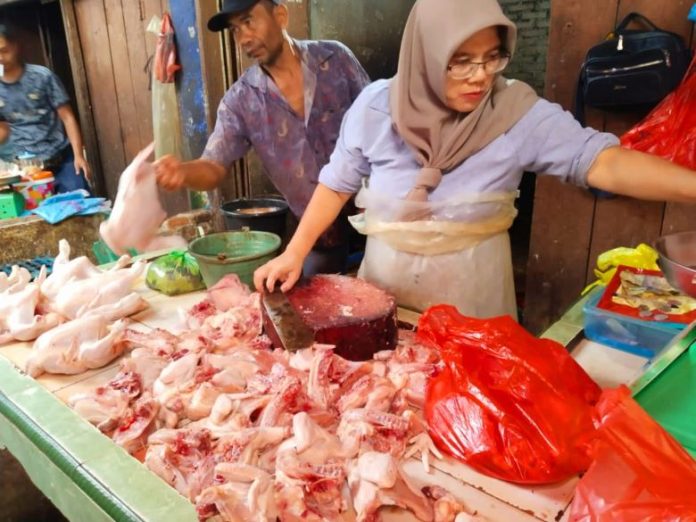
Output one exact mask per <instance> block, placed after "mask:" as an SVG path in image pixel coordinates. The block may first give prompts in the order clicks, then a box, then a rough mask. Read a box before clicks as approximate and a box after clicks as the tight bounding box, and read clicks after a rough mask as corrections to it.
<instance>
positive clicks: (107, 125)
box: [74, 0, 125, 199]
mask: <svg viewBox="0 0 696 522" xmlns="http://www.w3.org/2000/svg"><path fill="white" fill-rule="evenodd" d="M74 6H75V18H76V20H77V27H78V30H79V34H80V42H81V46H82V50H83V53H84V62H85V72H86V74H87V84H88V86H89V92H90V95H91V101H92V109H93V113H94V115H95V128H96V132H97V140H98V146H99V155H100V158H101V164H102V169H103V177H104V182H105V185H106V194H107V196H108V197H110V198H112V199H113V198H114V197H116V190H117V187H118V177H119V175H120V173H121V172H122V170H123V167H124V165H125V154H124V146H123V141H122V139H121V130H120V115H119V112H118V107H117V106H116V104H115V103H114V100H115V99H116V84H115V81H114V72H113V66H112V59H111V52H110V48H109V46H108V45H106V43H107V42H108V40H109V34H108V31H107V28H106V13H105V10H104V3H103V2H102V1H97V0H75V2H74Z"/></svg>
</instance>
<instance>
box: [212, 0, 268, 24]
mask: <svg viewBox="0 0 696 522" xmlns="http://www.w3.org/2000/svg"><path fill="white" fill-rule="evenodd" d="M258 2H259V0H223V2H222V9H221V10H220V12H219V13H218V14H216V15H214V16H212V17H210V20H208V29H210V30H211V31H222V30H223V29H227V21H228V19H229V17H230V15H233V14H237V13H241V12H242V11H246V10H247V9H251V8H252V7H254V5H256V4H257V3H258ZM271 2H273V3H274V4H279V3H280V2H281V0H271Z"/></svg>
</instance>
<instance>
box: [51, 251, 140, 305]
mask: <svg viewBox="0 0 696 522" xmlns="http://www.w3.org/2000/svg"><path fill="white" fill-rule="evenodd" d="M129 260H130V258H128V261H129ZM118 264H121V266H120V268H122V267H123V266H126V264H127V263H126V259H121V260H119V263H118ZM100 273H101V270H99V269H98V268H97V267H96V266H94V264H93V263H92V262H91V261H90V260H89V259H88V258H87V257H86V256H81V257H77V258H75V259H70V243H68V242H67V241H66V240H65V239H61V240H60V241H58V255H57V256H56V259H55V260H54V261H53V270H52V272H51V275H50V276H48V277H47V278H46V281H44V283H43V284H42V285H41V293H42V294H43V296H44V297H45V298H46V299H47V300H52V299H55V298H56V296H57V295H58V292H60V290H61V288H63V287H64V286H65V285H66V284H67V283H68V282H70V281H71V280H74V279H75V280H77V279H87V278H89V277H93V276H96V275H99V274H100Z"/></svg>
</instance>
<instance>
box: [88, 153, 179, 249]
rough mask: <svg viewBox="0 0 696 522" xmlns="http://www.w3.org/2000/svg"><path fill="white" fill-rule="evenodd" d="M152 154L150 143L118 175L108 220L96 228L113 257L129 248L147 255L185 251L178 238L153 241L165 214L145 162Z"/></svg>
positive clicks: (152, 169)
mask: <svg viewBox="0 0 696 522" xmlns="http://www.w3.org/2000/svg"><path fill="white" fill-rule="evenodd" d="M153 150H154V143H151V144H150V145H148V146H147V147H146V148H145V149H143V150H142V151H140V152H139V153H138V154H137V156H135V159H133V161H132V162H131V164H130V165H128V167H127V168H126V170H125V171H124V172H123V174H121V178H120V180H119V182H118V193H117V194H116V200H115V201H114V206H113V210H112V211H111V216H110V217H109V220H108V221H106V222H104V223H102V224H101V226H100V227H99V233H100V234H101V236H102V238H103V239H104V241H105V242H106V244H107V245H109V248H111V250H113V251H114V252H116V253H117V254H125V253H126V252H127V251H128V249H129V248H134V249H136V250H137V251H138V252H147V251H150V250H156V249H160V248H166V247H171V248H185V247H186V241H184V239H183V238H181V237H174V236H172V237H171V238H159V237H156V236H157V230H158V228H159V227H160V225H161V224H162V222H163V221H164V220H165V218H166V217H167V214H166V212H165V211H164V209H163V208H162V204H161V203H160V199H159V194H158V192H157V181H156V178H155V171H154V167H153V166H152V163H150V162H149V161H148V158H149V157H150V155H151V154H152V152H153Z"/></svg>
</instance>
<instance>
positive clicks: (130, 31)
mask: <svg viewBox="0 0 696 522" xmlns="http://www.w3.org/2000/svg"><path fill="white" fill-rule="evenodd" d="M121 4H122V6H123V20H124V24H125V32H126V37H127V46H126V47H127V50H128V62H129V64H130V77H131V85H132V90H133V99H134V102H135V104H134V105H133V106H132V107H131V109H130V110H132V111H134V113H135V115H136V121H137V125H138V149H142V148H144V147H145V146H147V144H148V143H150V142H151V141H152V92H151V91H150V78H149V75H148V73H147V71H146V70H145V66H146V65H147V61H148V58H149V55H148V52H147V43H146V40H147V39H148V33H146V29H147V24H148V23H149V22H150V19H151V18H152V16H153V15H154V14H157V15H160V14H161V13H160V12H159V5H157V7H156V11H155V12H148V11H147V5H146V4H144V3H142V2H132V1H130V2H129V1H122V2H121ZM158 4H159V2H158ZM150 36H151V37H152V38H153V39H154V35H150Z"/></svg>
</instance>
